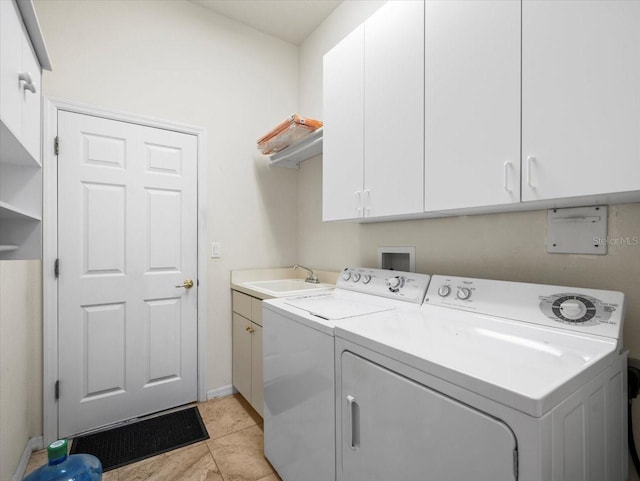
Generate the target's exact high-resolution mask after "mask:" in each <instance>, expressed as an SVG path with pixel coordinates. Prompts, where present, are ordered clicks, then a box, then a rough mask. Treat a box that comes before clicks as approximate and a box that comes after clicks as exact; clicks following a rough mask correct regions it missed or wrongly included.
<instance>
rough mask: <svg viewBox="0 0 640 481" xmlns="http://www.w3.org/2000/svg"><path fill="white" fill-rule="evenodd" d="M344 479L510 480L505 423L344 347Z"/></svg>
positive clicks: (512, 445)
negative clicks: (356, 354) (352, 352)
mask: <svg viewBox="0 0 640 481" xmlns="http://www.w3.org/2000/svg"><path fill="white" fill-rule="evenodd" d="M341 371H342V385H341V391H340V394H341V399H340V403H341V410H340V411H341V413H342V414H341V420H342V422H341V425H342V432H341V446H338V452H340V453H341V454H342V459H341V460H338V462H337V466H338V479H339V480H341V481H387V480H390V479H399V478H398V475H399V473H401V475H400V479H406V480H418V479H427V478H428V479H433V480H452V481H453V480H474V481H511V480H515V479H516V478H515V474H514V473H515V472H516V470H515V469H514V461H515V456H514V454H515V449H516V440H515V438H514V436H513V433H512V432H511V430H510V429H509V428H508V427H507V425H506V424H504V423H503V422H501V421H499V420H497V419H495V418H492V417H490V416H488V415H486V414H484V413H482V412H480V411H477V410H475V409H473V408H471V407H470V406H467V405H465V404H462V403H459V402H457V401H456V400H454V399H451V398H448V397H446V396H444V395H442V394H440V393H438V392H436V391H433V390H431V389H429V388H427V387H425V386H423V385H421V384H418V383H416V382H414V381H412V380H410V379H407V378H405V377H402V376H400V375H398V374H396V373H394V372H392V371H389V370H387V369H385V368H383V367H381V366H379V365H377V364H374V363H372V362H370V361H367V360H366V359H363V358H360V357H358V356H355V355H353V354H351V353H349V352H343V354H342V362H341Z"/></svg>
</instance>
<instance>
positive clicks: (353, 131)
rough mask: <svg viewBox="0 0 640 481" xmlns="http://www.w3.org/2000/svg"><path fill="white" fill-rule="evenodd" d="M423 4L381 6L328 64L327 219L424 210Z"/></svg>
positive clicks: (329, 55) (330, 56)
mask: <svg viewBox="0 0 640 481" xmlns="http://www.w3.org/2000/svg"><path fill="white" fill-rule="evenodd" d="M423 85H424V4H423V3H422V2H416V1H411V0H409V1H393V2H388V3H387V4H385V5H384V6H383V7H381V8H380V9H379V10H378V11H377V12H376V13H375V14H374V15H373V16H372V17H371V18H369V19H368V20H367V21H366V22H365V23H364V24H363V25H361V26H360V27H358V28H357V29H356V30H355V31H353V32H352V33H351V34H350V35H349V36H347V37H346V38H345V39H344V40H343V41H342V42H340V43H339V44H338V45H337V46H336V47H334V49H332V50H331V51H330V52H329V53H327V55H325V58H324V113H323V115H324V122H325V126H326V127H325V131H324V138H325V140H324V155H323V220H346V219H362V218H380V217H386V216H397V215H404V214H416V213H420V212H422V210H423V192H424V186H423V172H424V152H423V142H424V139H423V135H424V98H423V95H424V86H423Z"/></svg>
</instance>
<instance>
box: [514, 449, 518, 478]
mask: <svg viewBox="0 0 640 481" xmlns="http://www.w3.org/2000/svg"><path fill="white" fill-rule="evenodd" d="M513 476H514V477H515V479H518V450H517V449H514V450H513Z"/></svg>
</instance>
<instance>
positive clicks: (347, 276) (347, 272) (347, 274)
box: [342, 271, 351, 281]
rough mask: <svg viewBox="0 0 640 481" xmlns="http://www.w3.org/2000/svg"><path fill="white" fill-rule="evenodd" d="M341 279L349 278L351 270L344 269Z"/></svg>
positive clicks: (346, 279)
mask: <svg viewBox="0 0 640 481" xmlns="http://www.w3.org/2000/svg"><path fill="white" fill-rule="evenodd" d="M342 279H343V280H345V281H348V280H349V279H351V272H349V271H344V272H343V273H342Z"/></svg>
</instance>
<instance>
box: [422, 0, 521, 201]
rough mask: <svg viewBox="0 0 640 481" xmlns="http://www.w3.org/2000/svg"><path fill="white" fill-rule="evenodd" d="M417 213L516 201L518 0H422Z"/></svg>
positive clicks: (518, 145)
mask: <svg viewBox="0 0 640 481" xmlns="http://www.w3.org/2000/svg"><path fill="white" fill-rule="evenodd" d="M425 65H426V68H425V194H424V195H425V211H427V212H431V211H439V210H448V209H459V208H465V207H480V206H488V205H502V204H510V203H518V202H520V1H519V0H518V1H516V0H509V1H504V0H489V1H473V2H464V1H457V2H452V1H433V0H430V1H428V2H426V41H425Z"/></svg>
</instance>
